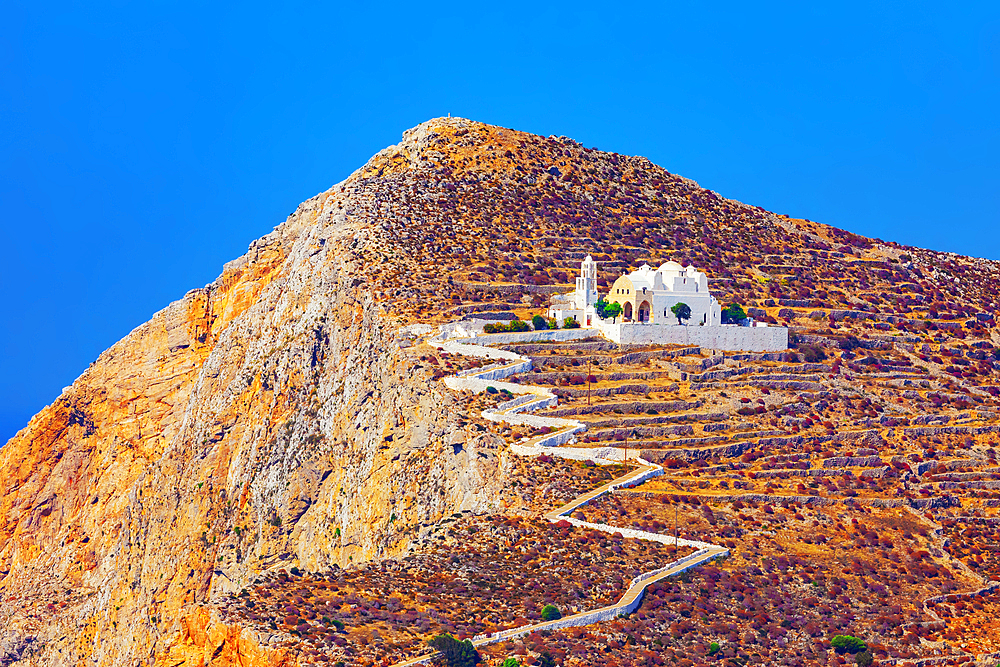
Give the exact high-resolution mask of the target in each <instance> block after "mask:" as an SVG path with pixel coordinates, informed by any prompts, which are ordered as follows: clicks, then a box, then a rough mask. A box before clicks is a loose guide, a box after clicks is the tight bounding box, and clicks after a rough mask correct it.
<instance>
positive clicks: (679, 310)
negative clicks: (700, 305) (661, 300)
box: [670, 301, 691, 324]
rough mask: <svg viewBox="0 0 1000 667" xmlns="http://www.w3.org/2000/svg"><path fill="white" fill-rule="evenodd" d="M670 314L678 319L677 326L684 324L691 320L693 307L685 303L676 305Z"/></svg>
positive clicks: (672, 307)
mask: <svg viewBox="0 0 1000 667" xmlns="http://www.w3.org/2000/svg"><path fill="white" fill-rule="evenodd" d="M670 312H671V313H673V314H674V316H675V317H677V324H684V320H690V319H691V306H689V305H687V304H686V303H684V302H683V301H682V302H680V303H675V304H674V305H673V306H671V308H670Z"/></svg>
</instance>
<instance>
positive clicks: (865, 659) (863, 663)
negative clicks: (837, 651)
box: [854, 649, 875, 667]
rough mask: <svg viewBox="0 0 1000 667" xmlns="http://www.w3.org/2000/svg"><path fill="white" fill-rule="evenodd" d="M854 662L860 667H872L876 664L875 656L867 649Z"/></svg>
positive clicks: (856, 656)
mask: <svg viewBox="0 0 1000 667" xmlns="http://www.w3.org/2000/svg"><path fill="white" fill-rule="evenodd" d="M854 662H855V664H857V665H858V667H871V664H872V663H873V662H875V656H873V655H872V652H871V649H865V650H864V651H861V652H860V653H858V654H857V655H855V656H854Z"/></svg>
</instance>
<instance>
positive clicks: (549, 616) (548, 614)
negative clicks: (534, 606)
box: [542, 604, 562, 621]
mask: <svg viewBox="0 0 1000 667" xmlns="http://www.w3.org/2000/svg"><path fill="white" fill-rule="evenodd" d="M558 618H562V612H560V611H559V607H557V606H555V605H554V604H547V605H545V606H544V607H543V608H542V620H543V621H554V620H556V619H558Z"/></svg>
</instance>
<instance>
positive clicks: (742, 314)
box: [722, 303, 747, 324]
mask: <svg viewBox="0 0 1000 667" xmlns="http://www.w3.org/2000/svg"><path fill="white" fill-rule="evenodd" d="M746 318H747V313H746V311H745V310H743V306H741V305H740V304H738V303H731V304H729V305H728V306H726V307H725V308H723V309H722V323H723V324H736V323H737V322H742V321H743V320H745V319H746Z"/></svg>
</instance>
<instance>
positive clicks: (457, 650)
mask: <svg viewBox="0 0 1000 667" xmlns="http://www.w3.org/2000/svg"><path fill="white" fill-rule="evenodd" d="M427 643H428V644H430V646H431V648H434V649H436V650H437V651H438V653H440V654H441V656H442V657H443V658H444V661H445V664H446V665H448V667H476V665H478V664H479V663H480V662H481V661H482V658H480V657H479V652H478V651H477V650H476V649H475V647H474V646H473V645H472V642H470V641H469V640H468V639H466V640H465V641H464V642H460V641H458V640H457V639H455V638H454V637H452V636H451V635H448V634H444V635H438V636H437V637H435V638H434V639H432V640H430V641H429V642H427Z"/></svg>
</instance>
